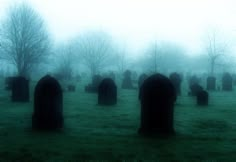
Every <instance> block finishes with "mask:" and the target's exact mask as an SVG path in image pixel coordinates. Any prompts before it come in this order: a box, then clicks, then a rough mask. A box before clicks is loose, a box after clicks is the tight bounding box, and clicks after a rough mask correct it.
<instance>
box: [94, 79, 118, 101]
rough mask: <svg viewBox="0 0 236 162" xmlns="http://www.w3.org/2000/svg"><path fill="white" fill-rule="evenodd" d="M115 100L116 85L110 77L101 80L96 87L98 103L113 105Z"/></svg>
mask: <svg viewBox="0 0 236 162" xmlns="http://www.w3.org/2000/svg"><path fill="white" fill-rule="evenodd" d="M116 102H117V87H116V84H115V82H114V81H113V80H112V79H111V78H105V79H103V80H102V82H101V83H100V85H99V87H98V104H99V105H115V104H116Z"/></svg>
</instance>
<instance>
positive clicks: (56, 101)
mask: <svg viewBox="0 0 236 162" xmlns="http://www.w3.org/2000/svg"><path fill="white" fill-rule="evenodd" d="M63 121H64V119H63V94H62V88H61V86H60V84H59V82H58V81H57V80H56V79H55V78H53V77H51V76H49V75H46V76H44V77H43V78H41V79H40V80H39V81H38V83H37V85H36V87H35V91H34V112H33V116H32V127H33V128H34V129H37V130H56V129H60V128H62V127H63Z"/></svg>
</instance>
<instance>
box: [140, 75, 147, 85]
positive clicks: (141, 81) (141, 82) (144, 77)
mask: <svg viewBox="0 0 236 162" xmlns="http://www.w3.org/2000/svg"><path fill="white" fill-rule="evenodd" d="M147 77H148V75H147V74H141V75H140V76H139V78H138V87H139V88H140V87H141V86H142V84H143V82H144V80H145V79H147Z"/></svg>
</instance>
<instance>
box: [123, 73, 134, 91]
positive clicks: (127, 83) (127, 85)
mask: <svg viewBox="0 0 236 162" xmlns="http://www.w3.org/2000/svg"><path fill="white" fill-rule="evenodd" d="M121 88H123V89H133V84H132V79H131V71H129V70H126V71H125V72H124V78H123V81H122V85H121Z"/></svg>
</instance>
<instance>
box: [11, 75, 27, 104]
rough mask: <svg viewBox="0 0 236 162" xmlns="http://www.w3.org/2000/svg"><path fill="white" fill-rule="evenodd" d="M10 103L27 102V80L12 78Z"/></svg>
mask: <svg viewBox="0 0 236 162" xmlns="http://www.w3.org/2000/svg"><path fill="white" fill-rule="evenodd" d="M11 86H12V87H11V91H12V95H11V100H12V102H29V80H27V79H25V78H24V77H21V76H19V77H13V79H12V85H11Z"/></svg>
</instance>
